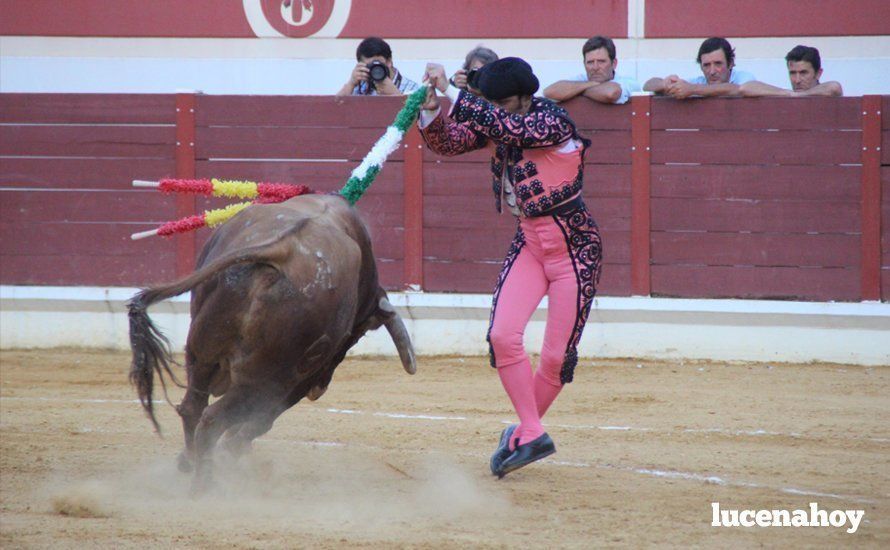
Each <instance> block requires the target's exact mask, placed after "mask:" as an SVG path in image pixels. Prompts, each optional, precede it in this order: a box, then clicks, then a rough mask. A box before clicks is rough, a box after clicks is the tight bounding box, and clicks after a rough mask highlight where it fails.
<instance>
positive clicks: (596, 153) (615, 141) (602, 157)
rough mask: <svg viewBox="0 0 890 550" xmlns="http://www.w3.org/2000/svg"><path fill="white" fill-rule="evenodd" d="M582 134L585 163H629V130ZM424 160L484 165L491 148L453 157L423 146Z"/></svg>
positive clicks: (588, 131) (489, 156) (581, 132)
mask: <svg viewBox="0 0 890 550" xmlns="http://www.w3.org/2000/svg"><path fill="white" fill-rule="evenodd" d="M579 133H580V134H581V135H582V136H584V137H585V138H587V139H589V140H590V141H591V146H590V148H588V149H587V153H586V154H585V156H584V161H585V163H590V164H630V153H631V150H630V147H631V145H630V132H628V131H626V130H581V131H580V132H579ZM423 160H424V162H432V161H440V162H443V163H451V162H475V163H484V164H486V165H488V164H489V162H490V161H491V150H490V149H480V150H477V151H473V152H471V153H465V154H463V155H457V156H453V157H444V156H439V155H437V154H435V153H433V152H432V151H430V150H429V147H426V146H425V147H424V154H423Z"/></svg>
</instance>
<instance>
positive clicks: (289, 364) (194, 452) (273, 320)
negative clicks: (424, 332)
mask: <svg viewBox="0 0 890 550" xmlns="http://www.w3.org/2000/svg"><path fill="white" fill-rule="evenodd" d="M189 290H191V291H192V298H191V318H192V321H191V326H190V327H189V333H188V340H187V342H186V347H185V359H186V364H185V369H186V374H187V377H188V378H187V385H186V393H185V396H184V397H183V399H182V402H181V403H180V405H179V406H178V407H177V408H176V409H177V411H178V412H179V415H180V416H181V417H182V425H183V431H184V433H185V451H184V452H183V454H182V455H180V468H181V469H183V470H186V471H187V470H190V469H191V468H192V465H194V466H195V477H194V479H193V482H192V490H193V492H201V491H203V490H205V489H206V488H207V487H208V486H209V484H210V480H211V470H212V462H211V453H212V451H213V448H214V447H215V445H216V442H217V440H218V439H219V438H220V436H222V435H223V433H225V434H226V437H225V439H224V442H223V444H224V445H225V447H226V448H227V449H229V450H230V451H232V452H233V453H234V454H235V455H236V456H237V455H238V454H240V452H241V451H243V450H244V449H246V448H248V447H249V446H250V442H251V441H252V440H253V439H254V438H256V437H258V436H260V435H262V434H264V433H266V432H267V431H269V430H270V429H271V428H272V423H273V422H274V421H275V419H276V418H277V417H278V416H279V415H280V414H281V413H282V412H284V411H285V410H287V409H288V408H290V407H292V406H293V405H294V404H296V403H297V402H298V401H299V400H300V399H302V398H303V397H308V398H309V399H311V400H315V399H318V398H319V397H320V396H321V395H322V394H323V393H324V391H325V389H327V386H328V384H329V383H330V381H331V376H332V375H333V373H334V369H335V368H336V367H337V365H338V364H339V363H340V362H341V361H342V360H343V358H344V356H345V355H346V352H347V350H349V348H351V347H352V346H353V345H354V344H355V343H356V342H357V341H358V340H359V338H361V337H362V335H364V334H365V332H366V331H368V330H371V329H376V328H378V327H380V326H381V325H385V326H386V328H387V330H388V331H389V333H390V336H391V337H392V339H393V341H394V342H395V344H396V348H397V349H398V352H399V356H400V358H401V361H402V365H403V366H404V368H405V370H406V371H407V372H409V373H411V374H413V373H414V372H415V362H414V350H413V348H412V346H411V341H410V339H409V337H408V333H407V331H406V330H405V325H404V324H403V323H402V320H401V318H400V317H399V316H398V314H396V312H395V310H394V309H393V307H392V306H391V305H390V303H389V301H388V300H387V297H386V292H385V291H384V290H383V289H382V288H381V287H380V285H379V283H378V279H377V268H376V265H375V263H374V255H373V253H372V251H371V241H370V238H369V236H368V232H367V229H366V228H365V226H364V224H363V223H362V222H361V220H360V219H359V217H358V214H357V213H356V211H355V210H353V209H352V208H351V207H350V206H349V205H348V204H347V203H346V201H345V200H344V199H343V198H341V197H339V196H332V195H327V196H323V195H303V196H300V197H296V198H294V199H291V200H289V201H287V202H284V203H280V204H266V205H256V206H253V207H251V208H248V209H246V210H244V211H243V212H241V213H240V214H238V215H237V216H236V217H234V218H233V219H232V220H231V221H229V222H228V223H226V224H225V225H224V226H222V227H221V228H220V229H219V230H217V231H216V232H215V233H214V234H213V236H212V237H211V239H210V240H209V241H208V243H207V245H206V246H205V247H204V250H203V251H202V252H201V256H200V258H199V259H198V268H197V270H196V271H195V272H194V273H193V274H191V275H189V276H188V277H185V278H183V279H181V280H179V281H177V282H174V283H171V284H169V285H165V286H157V287H154V288H149V289H146V290H143V291H142V292H140V293H139V294H137V295H136V296H135V297H134V298H133V299H132V300H131V302H130V303H129V309H130V347H131V348H132V351H133V364H132V367H131V369H130V380H131V381H132V382H133V383H134V385H135V386H136V388H137V390H138V393H139V399H140V400H141V402H142V405H143V407H144V408H145V410H146V412H147V414H148V416H149V418H150V419H151V421H152V422H153V423H154V425H155V427H156V428H158V423H157V420H156V419H155V416H154V411H153V408H152V387H153V384H154V372H157V373H158V377H159V379H160V381H161V383H162V384H163V383H164V372H166V373H167V375H168V376H170V377H172V372H171V371H170V362H171V354H170V349H169V344H168V342H167V340H166V338H164V336H163V335H162V334H161V333H160V332H159V331H158V329H157V328H156V327H155V326H154V325H153V324H152V321H151V319H149V317H148V314H147V313H146V308H148V306H150V305H151V304H153V303H156V302H158V301H160V300H164V299H166V298H170V297H172V296H176V295H178V294H182V293H184V292H186V291H189ZM174 380H175V378H174ZM210 395H213V396H222V397H220V399H218V400H216V401H215V402H214V403H213V404H212V405H210V406H208V401H209V397H210Z"/></svg>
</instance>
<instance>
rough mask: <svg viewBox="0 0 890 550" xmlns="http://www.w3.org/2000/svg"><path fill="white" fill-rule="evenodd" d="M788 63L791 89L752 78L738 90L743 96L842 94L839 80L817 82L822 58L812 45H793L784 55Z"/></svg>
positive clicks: (819, 76)
mask: <svg viewBox="0 0 890 550" xmlns="http://www.w3.org/2000/svg"><path fill="white" fill-rule="evenodd" d="M785 63H786V64H787V65H788V80H789V81H790V82H791V89H790V90H787V89H784V88H779V87H777V86H772V85H770V84H766V83H765V82H758V81H756V80H752V81H751V82H746V83H745V84H743V85H742V87H741V89H740V91H741V94H742V95H743V96H745V97H761V96H778V97H804V96H828V97H831V96H842V95H844V89H843V87H842V86H841V84H840V82H834V81H831V82H819V79H820V78H822V58H821V57H820V56H819V50H817V49H816V48H813V47H812V46H795V47H794V48H793V49H792V50H791V51H790V52H788V55H786V56H785Z"/></svg>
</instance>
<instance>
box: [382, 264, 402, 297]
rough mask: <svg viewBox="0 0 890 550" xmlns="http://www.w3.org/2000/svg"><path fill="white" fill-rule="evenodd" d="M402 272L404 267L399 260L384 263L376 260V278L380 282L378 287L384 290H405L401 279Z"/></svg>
mask: <svg viewBox="0 0 890 550" xmlns="http://www.w3.org/2000/svg"><path fill="white" fill-rule="evenodd" d="M404 271H405V265H404V262H403V261H401V260H397V261H384V260H381V259H380V258H377V277H378V279H379V281H380V286H382V287H383V288H385V289H386V290H396V291H399V290H403V289H404V288H405V284H404V283H403V279H402V275H403V273H404Z"/></svg>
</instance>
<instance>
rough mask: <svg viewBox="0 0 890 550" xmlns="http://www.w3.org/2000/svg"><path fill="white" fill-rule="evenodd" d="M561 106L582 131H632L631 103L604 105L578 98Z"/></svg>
mask: <svg viewBox="0 0 890 550" xmlns="http://www.w3.org/2000/svg"><path fill="white" fill-rule="evenodd" d="M579 65H580V64H579ZM559 106H560V107H562V108H564V109H565V110H566V111H568V112H569V116H570V117H571V118H572V121H573V122H574V123H575V127H576V128H578V129H580V130H593V129H596V130H626V131H629V130H630V116H631V114H630V113H631V110H632V109H631V106H630V103H626V104H624V105H603V104H602V103H596V102H595V101H591V100H590V99H587V98H586V97H576V98H573V99H570V100H569V101H566V102H565V103H561V104H560V105H559Z"/></svg>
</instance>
